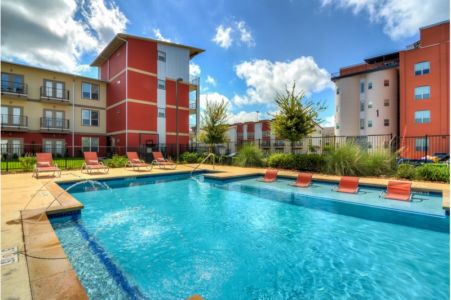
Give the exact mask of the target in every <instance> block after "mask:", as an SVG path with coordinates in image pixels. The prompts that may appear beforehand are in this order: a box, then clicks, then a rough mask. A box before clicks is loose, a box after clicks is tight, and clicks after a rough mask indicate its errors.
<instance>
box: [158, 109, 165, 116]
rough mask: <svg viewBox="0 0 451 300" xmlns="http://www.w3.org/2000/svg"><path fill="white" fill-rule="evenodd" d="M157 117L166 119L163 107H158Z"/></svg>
mask: <svg viewBox="0 0 451 300" xmlns="http://www.w3.org/2000/svg"><path fill="white" fill-rule="evenodd" d="M158 117H159V118H165V117H166V110H165V109H164V107H159V108H158Z"/></svg>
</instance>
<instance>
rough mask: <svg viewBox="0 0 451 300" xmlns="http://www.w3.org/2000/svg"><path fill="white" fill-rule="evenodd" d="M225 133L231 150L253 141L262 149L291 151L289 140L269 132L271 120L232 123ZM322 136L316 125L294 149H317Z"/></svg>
mask: <svg viewBox="0 0 451 300" xmlns="http://www.w3.org/2000/svg"><path fill="white" fill-rule="evenodd" d="M227 135H228V139H229V148H230V151H231V152H236V150H237V146H240V145H242V144H246V143H253V144H255V145H256V146H258V147H259V148H261V149H262V150H264V151H271V152H291V144H290V142H288V141H285V140H280V139H278V138H277V137H276V136H275V135H274V133H272V132H271V120H261V121H257V122H244V123H235V124H232V125H230V126H229V129H228V132H227ZM322 136H323V128H322V127H321V126H319V125H317V126H316V128H315V131H314V132H313V133H312V134H311V135H310V136H309V137H307V138H305V139H303V140H301V141H299V142H297V143H296V144H295V151H296V152H299V153H303V152H308V151H310V152H312V151H317V150H319V149H320V148H321V145H322V138H321V137H322Z"/></svg>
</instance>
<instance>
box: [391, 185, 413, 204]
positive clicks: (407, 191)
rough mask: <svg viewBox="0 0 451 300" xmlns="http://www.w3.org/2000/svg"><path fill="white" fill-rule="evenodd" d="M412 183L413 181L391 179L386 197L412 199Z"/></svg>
mask: <svg viewBox="0 0 451 300" xmlns="http://www.w3.org/2000/svg"><path fill="white" fill-rule="evenodd" d="M411 185H412V183H411V182H409V181H389V182H388V185H387V192H386V193H385V198H386V199H393V200H400V201H410V200H411V199H412V192H411Z"/></svg>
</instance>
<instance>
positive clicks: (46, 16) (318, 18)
mask: <svg viewBox="0 0 451 300" xmlns="http://www.w3.org/2000/svg"><path fill="white" fill-rule="evenodd" d="M1 9H2V11H1V17H2V18H1V25H2V26H1V45H2V49H1V50H2V59H3V60H8V61H15V62H20V63H25V64H29V65H34V66H40V67H45V68H50V69H55V70H60V71H66V72H72V73H77V74H81V75H86V76H90V77H95V78H96V77H97V69H96V68H92V67H90V66H89V65H90V63H91V62H92V61H93V59H94V58H95V57H96V56H97V54H98V53H99V52H100V51H101V50H102V49H103V48H104V47H105V46H106V45H107V44H108V42H109V41H110V40H111V39H112V38H113V37H114V35H115V34H116V33H118V32H126V33H130V34H134V35H141V36H145V37H151V38H157V39H161V40H166V41H172V42H176V43H180V44H185V45H190V46H194V47H198V48H202V49H205V52H204V53H202V54H200V55H198V56H196V57H194V58H193V59H192V60H191V63H190V75H192V76H193V77H196V76H198V77H200V80H201V108H203V107H205V103H206V101H221V100H224V101H227V102H228V106H229V114H230V116H229V121H230V122H231V123H233V122H242V121H254V120H256V119H257V117H258V118H259V119H266V118H270V117H271V115H272V114H274V113H276V112H277V107H276V106H275V102H274V99H275V96H276V95H277V93H282V92H283V91H284V90H285V88H286V87H291V85H292V84H293V83H295V84H296V89H297V91H298V92H304V93H305V95H306V97H307V98H309V99H312V100H314V101H321V102H324V103H325V104H326V106H327V109H326V110H325V111H323V112H321V116H320V117H321V119H322V125H323V126H334V117H333V116H334V111H335V100H334V99H335V98H334V97H335V90H334V84H333V83H332V81H331V80H330V77H331V74H333V73H335V72H337V71H339V69H340V67H343V66H348V65H353V64H358V63H361V62H362V61H363V59H365V58H368V57H371V56H376V55H379V54H384V53H389V52H393V51H398V50H402V49H405V47H406V46H407V45H410V44H412V43H413V42H415V41H417V40H418V39H419V31H418V28H419V27H422V26H427V25H430V24H433V23H437V22H440V21H444V20H448V19H449V1H448V0H428V1H422V0H297V1H296V0H286V1H285V0H279V1H275V0H266V1H264V0H261V1H256V0H239V1H236V0H227V1H225V0H224V1H208V0H191V1H181V0H165V1H158V0H155V1H149V0H147V1H144V0H114V1H113V0H40V1H34V0H2V1H1ZM257 112H258V116H257Z"/></svg>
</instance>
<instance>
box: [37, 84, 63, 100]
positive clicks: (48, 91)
mask: <svg viewBox="0 0 451 300" xmlns="http://www.w3.org/2000/svg"><path fill="white" fill-rule="evenodd" d="M64 93H65V88H64V82H60V81H54V80H48V79H45V80H44V88H43V90H42V91H41V96H44V97H48V98H57V99H66V96H65V95H64Z"/></svg>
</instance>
